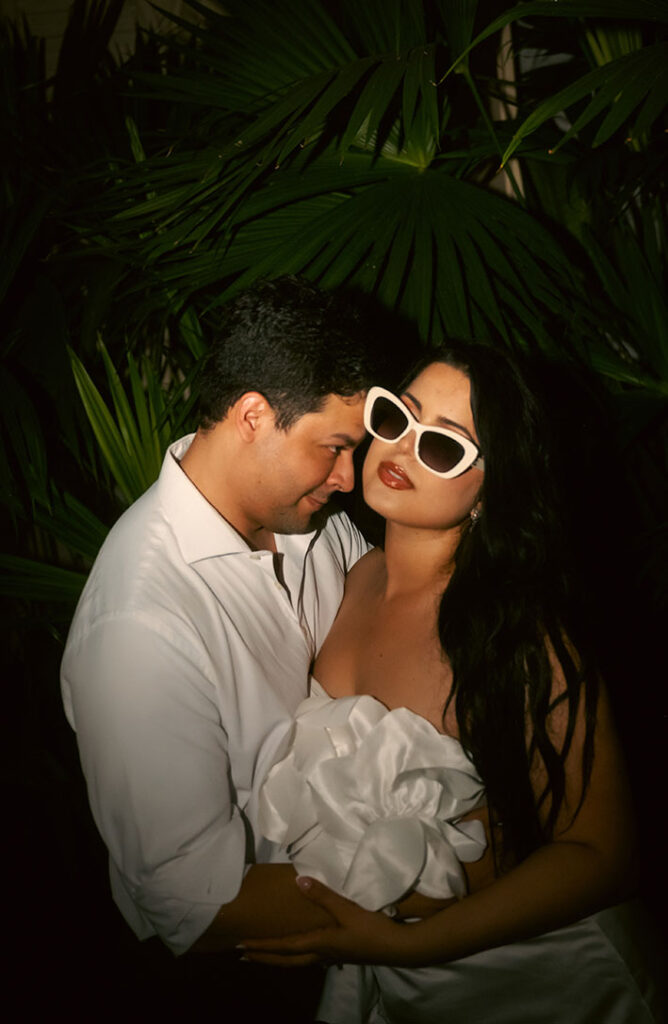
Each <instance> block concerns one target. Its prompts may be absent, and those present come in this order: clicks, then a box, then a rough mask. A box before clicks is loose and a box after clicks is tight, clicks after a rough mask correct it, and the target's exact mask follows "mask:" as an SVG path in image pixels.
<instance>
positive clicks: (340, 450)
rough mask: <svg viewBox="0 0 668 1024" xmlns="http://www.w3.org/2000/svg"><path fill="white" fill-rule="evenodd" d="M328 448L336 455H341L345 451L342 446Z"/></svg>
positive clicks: (335, 445) (332, 445)
mask: <svg viewBox="0 0 668 1024" xmlns="http://www.w3.org/2000/svg"><path fill="white" fill-rule="evenodd" d="M327 447H328V448H329V450H330V452H334V454H335V455H340V454H341V452H342V451H343V445H342V444H328V445H327Z"/></svg>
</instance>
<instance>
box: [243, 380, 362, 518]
mask: <svg viewBox="0 0 668 1024" xmlns="http://www.w3.org/2000/svg"><path fill="white" fill-rule="evenodd" d="M363 414H364V395H363V394H360V395H357V396H356V397H354V398H341V397H339V396H338V395H328V397H327V399H326V400H325V402H324V404H323V406H322V408H321V409H320V410H319V411H318V412H311V413H306V415H304V416H302V417H301V418H300V419H298V420H296V421H295V423H293V424H292V426H291V427H289V428H288V429H287V430H277V429H276V428H273V429H272V430H271V431H270V433H269V434H268V435H267V436H266V437H265V438H264V440H263V442H262V444H261V446H259V448H258V449H256V455H257V456H258V459H257V461H256V466H255V484H256V486H255V488H254V493H253V494H252V495H251V496H250V501H249V506H247V513H248V514H249V517H250V518H251V519H252V520H253V521H254V522H256V523H257V524H258V525H260V526H262V527H263V528H264V529H265V530H269V531H271V532H272V533H308V532H309V531H310V530H313V529H315V526H316V525H317V522H314V516H317V513H318V512H320V511H321V510H322V509H323V507H324V506H325V505H326V504H327V502H328V501H329V498H330V497H331V495H332V494H333V493H334V491H350V490H352V487H353V483H354V470H353V451H354V450H355V448H356V447H357V445H358V444H359V443H360V442H361V441H362V440H363V438H364V435H365V429H364V419H363Z"/></svg>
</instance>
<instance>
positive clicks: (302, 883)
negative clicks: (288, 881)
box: [297, 875, 313, 892]
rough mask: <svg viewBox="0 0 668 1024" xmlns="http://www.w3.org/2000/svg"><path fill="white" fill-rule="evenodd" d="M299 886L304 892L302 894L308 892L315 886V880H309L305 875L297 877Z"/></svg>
mask: <svg viewBox="0 0 668 1024" xmlns="http://www.w3.org/2000/svg"><path fill="white" fill-rule="evenodd" d="M297 885H298V886H299V888H300V889H301V890H302V892H308V891H309V889H310V888H311V886H312V885H313V879H312V878H307V877H306V876H305V875H299V876H298V877H297Z"/></svg>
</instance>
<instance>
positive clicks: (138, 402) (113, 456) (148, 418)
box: [70, 343, 168, 504]
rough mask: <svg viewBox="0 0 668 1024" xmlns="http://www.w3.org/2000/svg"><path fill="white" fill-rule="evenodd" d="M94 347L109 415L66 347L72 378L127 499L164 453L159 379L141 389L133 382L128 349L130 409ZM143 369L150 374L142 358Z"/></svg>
mask: <svg viewBox="0 0 668 1024" xmlns="http://www.w3.org/2000/svg"><path fill="white" fill-rule="evenodd" d="M100 349H101V352H102V357H103V361H104V365H105V369H106V373H107V383H108V386H109V389H110V392H111V397H112V402H113V407H114V412H115V417H114V416H112V414H111V413H110V411H109V409H108V407H107V405H106V403H105V401H104V399H103V398H102V396H101V394H100V392H99V391H98V389H97V387H96V386H95V384H94V383H93V381H92V379H91V377H90V375H89V374H88V372H87V371H86V369H85V367H84V365H83V363H82V362H81V360H80V359H79V357H78V356H77V355H76V353H74V352H73V351H71V350H70V360H71V363H72V371H73V373H74V378H75V382H76V385H77V388H78V390H79V394H80V396H81V400H82V402H83V404H84V408H85V410H86V415H87V416H88V420H89V423H90V425H91V428H92V430H93V433H94V435H95V438H96V440H97V443H98V445H99V447H100V451H101V453H102V455H103V458H104V461H105V463H106V464H107V466H108V468H109V470H110V472H111V474H112V476H113V478H114V480H115V481H116V485H117V486H118V488H119V490H120V491H121V493H122V494H123V496H124V498H125V500H126V501H127V502H128V504H129V503H131V502H132V501H134V500H135V499H136V498H138V497H139V496H140V495H141V494H143V492H144V491H145V490H146V489H147V488H148V487H150V485H151V484H152V483H153V482H154V481H155V480H156V479H157V477H158V474H159V472H160V467H161V464H162V457H163V455H164V450H163V445H164V444H165V437H166V436H167V433H168V432H167V431H165V429H164V403H163V399H162V392H161V387H160V385H159V383H158V384H157V386H156V382H155V381H154V383H153V385H152V387H151V389H150V390H149V391H145V390H144V389H143V388H142V387H141V385H140V384H139V379H138V376H137V367H136V364H135V363H134V360H133V359H132V356H131V355H128V365H129V371H130V378H131V388H132V394H133V400H134V409H133V408H132V406H131V404H130V401H129V400H128V398H127V395H126V394H125V391H124V389H123V385H122V383H121V380H120V377H119V375H118V373H117V371H116V369H115V367H114V366H113V363H112V362H111V359H110V358H109V354H108V352H107V350H106V348H105V346H104V345H103V344H102V343H100ZM143 371H144V374H148V375H149V376H151V375H153V376H155V375H156V370H155V368H152V367H151V366H150V364H149V363H148V362H145V363H144V365H143Z"/></svg>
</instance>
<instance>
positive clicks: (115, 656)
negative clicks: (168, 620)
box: [63, 619, 331, 953]
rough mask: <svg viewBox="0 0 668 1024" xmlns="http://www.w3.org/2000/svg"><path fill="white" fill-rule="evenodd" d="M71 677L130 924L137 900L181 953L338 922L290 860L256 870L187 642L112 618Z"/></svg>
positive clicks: (71, 655)
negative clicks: (313, 898)
mask: <svg viewBox="0 0 668 1024" xmlns="http://www.w3.org/2000/svg"><path fill="white" fill-rule="evenodd" d="M63 680H64V683H65V685H66V687H67V689H68V692H69V691H71V695H72V712H71V715H70V717H71V720H72V724H73V725H74V726H75V728H76V731H77V739H78V743H79V750H80V754H81V762H82V767H83V770H84V774H85V776H86V781H87V785H88V793H89V799H90V804H91V809H92V811H93V815H94V818H95V821H96V824H97V826H98V828H99V831H100V833H101V835H102V837H103V839H104V841H105V844H106V846H107V848H108V850H109V852H110V856H111V861H112V864H113V866H114V871H116V872H117V873H118V876H119V878H120V889H121V891H120V901H119V898H118V897H119V893H118V887H117V902H119V906H121V910H122V911H124V912H126V916H128V920H129V921H130V918H131V914H132V913H133V910H132V908H135V910H134V913H135V914H136V913H137V912H138V913H139V914H140V915H141V917H142V918H143V920H144V921H145V922H146V921H148V922H150V925H151V926H152V927H153V928H154V929H155V931H156V932H157V933H158V935H159V936H160V937H161V938H162V939H163V941H164V942H165V943H166V944H167V945H168V946H169V947H170V948H171V949H172V950H173V951H174V952H175V953H182V952H185V950H187V949H189V948H192V946H193V944H197V948H207V949H230V948H233V946H234V945H235V944H236V942H238V941H239V939H240V938H245V937H250V936H251V935H262V934H272V935H282V934H286V933H288V932H291V931H299V930H306V929H308V928H311V927H314V926H316V927H317V926H318V925H319V924H322V923H323V920H325V921H330V920H331V919H330V918H329V915H327V914H326V912H324V911H320V910H318V908H316V907H314V906H313V905H311V904H309V902H308V901H307V900H306V899H304V898H303V897H302V896H301V894H300V893H299V890H298V888H297V886H296V885H295V884H294V878H295V873H294V870H293V869H292V867H291V866H290V865H262V866H253V867H251V868H250V869H248V870H246V863H245V858H246V849H247V835H246V826H245V823H244V821H243V819H242V817H241V815H240V813H239V811H238V808H237V807H236V798H235V794H234V792H233V789H232V785H231V771H230V764H229V758H228V751H227V737H226V734H225V732H224V730H223V728H222V727H221V722H220V711H219V708H218V705H217V702H216V701H215V699H214V692H213V689H212V687H211V684H210V682H209V681H208V680H207V679H206V677H205V676H204V675H203V673H202V672H201V670H199V669H198V667H197V665H196V664H194V655H193V657H191V658H189V657H188V655H187V652H184V647H183V644H180V645H177V644H176V643H170V641H169V639H168V637H166V636H165V635H164V634H161V633H158V632H156V631H155V630H152V629H150V628H147V627H146V625H144V624H142V623H141V622H140V621H138V620H137V619H134V620H132V621H128V620H127V619H124V620H118V621H115V622H113V623H111V624H109V623H106V624H104V625H103V626H101V627H100V628H99V629H98V628H97V627H96V628H95V629H93V630H92V631H91V633H90V634H89V635H88V636H87V637H86V639H85V640H84V641H83V642H82V643H81V644H79V645H78V646H76V647H74V648H72V649H70V650H68V652H67V653H66V656H65V659H64V662H63ZM244 872H246V873H245V875H244ZM126 893H127V898H126V896H125V894H126ZM124 900H125V901H126V906H125V907H124V906H123V905H122V904H123V901H124ZM128 904H131V907H130V909H129V911H128ZM145 928H146V925H144V929H145ZM137 930H139V929H137ZM144 933H145V932H144Z"/></svg>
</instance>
